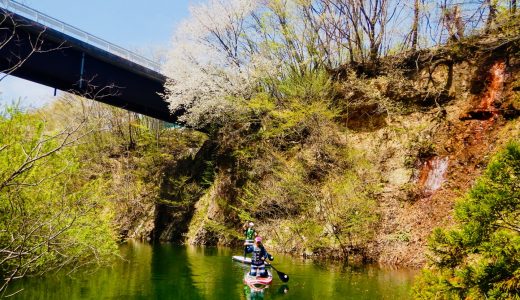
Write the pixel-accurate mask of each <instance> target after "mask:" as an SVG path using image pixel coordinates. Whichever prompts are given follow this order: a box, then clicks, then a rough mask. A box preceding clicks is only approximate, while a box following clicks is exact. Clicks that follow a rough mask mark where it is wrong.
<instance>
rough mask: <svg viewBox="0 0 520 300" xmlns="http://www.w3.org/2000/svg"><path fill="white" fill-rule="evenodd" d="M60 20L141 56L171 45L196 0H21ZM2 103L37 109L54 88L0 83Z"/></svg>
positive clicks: (15, 81) (20, 82) (17, 81)
mask: <svg viewBox="0 0 520 300" xmlns="http://www.w3.org/2000/svg"><path fill="white" fill-rule="evenodd" d="M18 2H20V3H23V4H25V5H28V6H30V7H32V8H34V9H36V10H39V11H41V12H42V13H45V14H47V15H50V16H52V17H54V18H56V19H58V20H60V21H63V22H66V23H68V24H70V25H73V26H75V27H78V28H80V29H82V30H84V31H86V32H88V33H91V34H94V35H96V36H98V37H101V38H103V39H105V40H107V41H110V42H112V43H114V44H116V45H119V46H122V47H124V48H127V49H130V50H135V51H138V52H140V53H146V52H149V51H150V50H151V49H164V48H167V47H168V46H169V45H170V40H171V36H172V33H173V31H174V29H175V26H176V25H177V24H178V23H179V22H180V21H181V20H182V19H183V18H185V17H187V16H188V15H189V11H188V8H189V5H190V4H192V3H196V2H200V1H196V0H148V1H143V0H87V1H77V0H18ZM0 93H1V94H0V104H2V103H4V104H5V103H11V102H12V101H14V100H17V99H21V102H22V105H23V106H25V107H27V106H32V107H38V106H41V105H42V104H44V103H46V102H49V101H52V98H53V94H54V89H51V88H48V87H45V86H41V85H37V84H34V83H31V82H28V81H25V80H21V79H18V78H15V77H12V76H10V77H8V78H6V79H4V80H2V81H0Z"/></svg>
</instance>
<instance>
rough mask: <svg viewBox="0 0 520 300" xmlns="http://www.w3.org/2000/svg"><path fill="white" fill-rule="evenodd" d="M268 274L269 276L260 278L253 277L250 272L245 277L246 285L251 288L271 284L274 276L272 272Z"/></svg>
mask: <svg viewBox="0 0 520 300" xmlns="http://www.w3.org/2000/svg"><path fill="white" fill-rule="evenodd" d="M267 274H268V276H267V277H260V276H251V275H249V272H247V273H246V274H245V275H244V283H245V284H247V285H249V286H252V285H253V286H255V285H268V284H271V282H272V281H273V274H271V272H269V271H267Z"/></svg>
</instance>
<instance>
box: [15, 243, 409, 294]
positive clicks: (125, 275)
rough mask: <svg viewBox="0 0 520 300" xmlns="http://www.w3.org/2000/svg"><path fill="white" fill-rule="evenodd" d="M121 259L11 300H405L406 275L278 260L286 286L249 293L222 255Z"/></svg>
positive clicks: (140, 249)
mask: <svg viewBox="0 0 520 300" xmlns="http://www.w3.org/2000/svg"><path fill="white" fill-rule="evenodd" d="M121 254H122V256H123V257H125V259H126V260H125V261H120V262H119V263H117V264H115V265H114V266H111V267H107V268H105V269H102V270H97V271H92V272H89V273H82V274H75V275H74V276H73V277H71V276H67V275H66V274H65V273H62V274H58V275H54V276H47V277H46V278H32V279H28V280H24V281H21V282H19V283H17V284H16V285H14V286H13V287H12V288H13V289H20V288H22V289H24V291H23V292H21V293H19V294H17V295H16V296H15V297H13V298H12V299H284V300H286V299H298V300H302V299H345V298H348V299H407V298H410V297H409V295H408V292H409V290H410V287H411V283H412V280H413V275H414V273H413V272H409V271H398V270H381V269H380V268H376V267H355V266H349V265H345V264H339V263H337V262H332V263H327V262H322V263H313V262H311V261H305V260H298V259H294V258H291V257H285V256H282V255H278V256H277V257H276V261H275V263H276V267H277V269H279V270H280V271H282V272H284V273H287V274H288V275H289V276H290V278H291V280H290V281H289V282H288V283H283V282H281V281H280V280H279V278H278V277H277V276H276V274H273V277H274V278H273V283H272V284H271V285H270V286H268V287H267V288H265V289H258V288H253V289H252V288H251V287H249V286H247V285H245V284H244V282H243V276H244V274H245V273H246V272H247V271H248V270H249V267H248V266H246V265H242V264H240V263H236V262H233V261H231V256H232V255H233V254H235V253H234V251H232V250H230V249H226V248H201V247H178V246H172V245H154V246H150V245H145V244H140V243H129V244H127V245H125V246H123V247H122V248H121ZM13 291H14V290H13Z"/></svg>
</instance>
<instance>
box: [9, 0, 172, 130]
mask: <svg viewBox="0 0 520 300" xmlns="http://www.w3.org/2000/svg"><path fill="white" fill-rule="evenodd" d="M6 3H7V4H9V5H10V6H9V5H8V6H6ZM13 4H16V5H18V6H19V7H18V10H20V8H23V9H26V12H25V13H24V15H28V14H32V15H31V16H32V17H33V18H34V17H35V16H36V19H38V20H39V21H41V22H37V21H35V20H32V19H30V18H28V17H26V16H23V15H21V14H19V13H15V12H13V11H11V9H12V8H13V6H12V5H13ZM5 7H7V8H9V10H8V9H6V8H5ZM13 10H14V9H13ZM43 23H53V24H54V26H52V27H49V26H48V24H47V25H46V24H43ZM60 24H61V25H60ZM55 27H61V28H62V29H63V30H57V29H55ZM71 32H73V33H74V32H75V34H74V35H75V36H78V35H79V36H80V37H79V38H78V37H74V36H72V35H73V34H69V33H71ZM81 37H83V38H81ZM99 44H102V45H105V46H106V49H102V48H100V47H99V46H98V45H99ZM125 51H126V52H125ZM119 52H121V53H119ZM0 71H2V72H4V73H10V74H12V75H14V76H17V77H20V78H24V79H27V80H30V81H33V82H37V83H40V84H44V85H47V86H50V87H54V88H57V89H60V90H63V91H67V92H71V93H75V94H79V95H82V96H84V97H87V98H90V99H93V100H96V101H101V102H104V103H107V104H111V105H114V106H117V107H121V108H124V109H127V110H130V111H134V112H137V113H141V114H144V115H147V116H150V117H154V118H157V119H160V120H164V121H167V122H177V118H178V116H179V115H180V114H181V113H182V112H181V111H178V112H176V113H174V114H172V113H170V111H169V109H168V105H167V103H166V102H165V101H164V100H163V99H162V97H161V95H160V94H161V93H163V92H164V83H165V81H166V77H165V76H164V75H162V74H161V73H160V72H159V66H158V65H157V64H156V63H154V62H152V61H149V60H147V59H146V58H143V57H141V56H139V55H137V54H134V53H132V52H129V51H127V50H124V49H123V48H121V47H118V46H115V45H113V44H111V43H109V42H107V41H104V40H102V39H100V38H97V37H94V36H92V35H88V34H87V33H85V32H84V31H81V30H80V29H77V28H75V27H72V26H70V25H67V24H65V23H59V21H57V20H56V19H53V18H51V17H49V16H47V15H44V14H41V13H39V12H36V11H34V10H32V9H30V8H28V7H26V6H24V5H21V4H19V3H16V2H14V1H11V0H0Z"/></svg>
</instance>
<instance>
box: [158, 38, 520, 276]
mask: <svg viewBox="0 0 520 300" xmlns="http://www.w3.org/2000/svg"><path fill="white" fill-rule="evenodd" d="M518 51H519V47H518V40H517V39H516V40H511V39H509V38H504V37H501V36H500V35H486V36H479V37H475V38H473V39H467V40H463V41H461V42H458V43H453V44H450V45H448V46H445V47H440V48H437V49H432V50H427V51H420V52H413V53H409V54H407V55H406V56H403V55H401V56H399V57H388V58H385V59H383V60H382V63H381V64H380V67H378V68H377V70H374V69H362V68H359V66H355V67H353V66H348V65H347V66H344V67H342V68H338V69H335V70H331V71H329V72H330V74H331V75H332V76H333V78H335V80H334V81H333V82H328V81H326V80H325V81H324V82H321V83H320V82H319V81H320V80H322V79H321V78H319V77H316V78H310V79H305V80H309V82H296V83H295V82H291V86H292V87H295V90H296V91H295V93H299V94H297V95H298V96H297V97H300V98H299V99H301V95H302V93H303V95H305V96H306V97H313V96H314V95H321V97H323V95H324V94H327V93H328V95H327V97H330V98H331V99H333V100H332V101H334V103H336V104H335V105H336V107H337V108H339V109H335V110H329V109H327V108H323V107H317V106H316V105H315V104H312V105H307V104H306V103H291V104H292V105H294V106H293V110H292V111H291V112H287V111H276V110H272V111H267V110H269V108H267V107H269V102H268V101H266V100H265V99H263V100H261V101H264V102H259V103H260V104H259V105H263V107H264V109H265V110H266V111H264V112H261V113H260V119H261V122H260V124H256V123H251V122H245V123H243V122H236V123H234V124H231V125H228V126H229V127H227V128H224V129H221V130H219V131H216V132H214V134H213V135H210V138H209V140H208V141H206V144H205V146H204V147H203V148H201V150H200V151H199V154H198V155H197V157H199V159H203V160H204V162H205V163H206V164H208V165H210V166H211V167H212V170H211V171H210V174H209V177H208V178H209V179H207V180H210V184H209V185H206V186H207V187H208V188H207V189H206V190H205V192H204V193H203V195H202V196H201V197H200V198H199V199H193V198H192V200H191V201H195V202H192V203H193V205H194V208H195V209H194V212H193V217H191V218H187V219H186V216H185V215H183V216H182V218H183V220H184V221H189V222H190V223H189V224H190V225H189V227H188V228H187V231H186V232H184V233H181V234H180V235H179V233H176V234H175V235H173V234H171V235H168V234H163V233H161V234H160V236H161V240H165V241H176V242H187V243H191V244H206V245H216V244H219V245H239V244H240V238H241V233H240V228H241V224H242V223H243V222H245V221H246V220H254V221H255V222H256V223H257V224H258V231H259V232H260V234H262V235H264V236H266V237H267V242H266V245H267V247H268V248H270V249H274V250H275V251H279V252H287V253H291V254H295V255H304V256H306V257H309V256H318V257H320V256H322V257H331V256H335V257H339V258H341V257H343V258H345V257H349V256H355V257H361V258H362V259H364V260H373V261H378V262H381V263H388V264H397V265H410V266H421V265H422V264H424V262H425V251H426V243H427V237H428V236H429V234H430V233H431V231H432V229H433V228H435V227H439V226H440V227H446V226H449V225H450V224H452V223H453V221H452V217H451V215H452V211H453V207H454V203H455V201H456V200H457V199H458V198H460V197H461V196H462V195H464V194H465V192H466V191H467V190H468V189H469V188H470V187H471V186H472V184H473V182H474V181H475V180H476V178H478V176H479V175H480V174H481V172H482V170H483V169H484V168H485V167H486V165H487V163H488V161H489V158H490V157H491V156H492V155H493V154H494V153H495V152H496V151H498V150H499V149H501V148H502V147H503V145H504V144H505V143H506V142H507V141H509V140H511V139H516V138H518V136H519V135H518V134H519V130H520V123H519V122H518V119H517V117H518V116H519V108H520V106H519V105H520V102H518V99H519V97H520V96H519V94H520V92H519V88H518V87H519V85H520V82H518V80H517V78H518V74H519V71H520V60H519V56H518V53H519V52H518ZM412 63H413V64H412ZM410 65H412V66H413V65H415V67H413V68H411V67H409V66H410ZM367 70H368V71H367ZM316 82H318V83H316ZM299 84H301V86H300V87H301V89H303V91H302V90H298V88H299V87H298V86H299ZM331 90H332V92H331ZM259 101H260V100H259ZM306 105H307V106H306ZM294 108H295V109H294ZM276 118H279V119H276ZM280 119H281V120H280ZM208 149H213V150H214V151H213V152H211V153H212V154H209V155H208ZM204 153H206V154H204ZM199 185H200V183H199ZM170 188H172V189H174V187H170ZM176 188H179V186H177V187H176ZM174 201H178V202H183V201H185V199H177V200H174ZM166 207H168V205H166V206H163V205H159V206H158V212H159V216H158V218H157V219H156V220H162V221H163V222H164V223H159V224H156V225H159V227H156V230H158V231H159V232H163V231H164V230H163V229H162V228H163V227H168V224H177V223H178V221H177V220H178V219H176V217H175V214H176V213H175V212H174V211H172V210H170V212H168V209H167V208H166ZM165 220H166V221H165ZM184 221H183V222H184ZM179 236H180V237H182V238H180V239H179V238H178V237H179ZM184 236H186V238H185V239H184Z"/></svg>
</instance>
